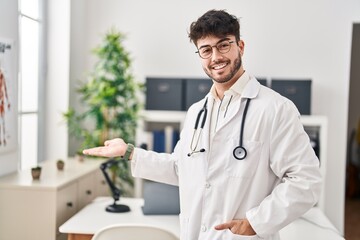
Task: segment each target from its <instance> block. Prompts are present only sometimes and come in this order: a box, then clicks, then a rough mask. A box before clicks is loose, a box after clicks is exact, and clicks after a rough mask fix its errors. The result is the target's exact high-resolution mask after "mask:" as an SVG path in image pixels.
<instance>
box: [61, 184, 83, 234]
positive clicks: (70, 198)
mask: <svg viewBox="0 0 360 240" xmlns="http://www.w3.org/2000/svg"><path fill="white" fill-rule="evenodd" d="M77 210H78V203H77V184H76V183H73V184H71V185H68V186H67V187H65V188H63V189H61V190H60V191H59V192H58V195H57V201H56V229H58V228H59V226H60V225H61V224H63V223H64V222H65V221H66V220H68V219H69V218H70V217H72V216H73V215H74V214H75V213H76V212H77Z"/></svg>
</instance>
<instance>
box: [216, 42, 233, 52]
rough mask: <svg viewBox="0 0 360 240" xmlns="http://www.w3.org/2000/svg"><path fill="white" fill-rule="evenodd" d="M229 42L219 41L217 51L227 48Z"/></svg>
mask: <svg viewBox="0 0 360 240" xmlns="http://www.w3.org/2000/svg"><path fill="white" fill-rule="evenodd" d="M229 46H230V44H229V43H228V42H221V43H219V44H218V45H217V48H218V49H219V51H221V50H227V49H228V48H229Z"/></svg>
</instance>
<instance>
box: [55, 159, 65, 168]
mask: <svg viewBox="0 0 360 240" xmlns="http://www.w3.org/2000/svg"><path fill="white" fill-rule="evenodd" d="M64 166H65V162H64V161H63V160H61V159H58V160H57V161H56V167H57V169H58V170H60V171H62V170H64Z"/></svg>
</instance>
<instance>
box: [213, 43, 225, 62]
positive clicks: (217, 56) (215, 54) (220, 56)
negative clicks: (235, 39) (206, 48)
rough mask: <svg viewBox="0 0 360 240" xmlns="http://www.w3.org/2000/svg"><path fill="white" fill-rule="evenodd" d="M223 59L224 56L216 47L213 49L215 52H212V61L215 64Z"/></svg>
mask: <svg viewBox="0 0 360 240" xmlns="http://www.w3.org/2000/svg"><path fill="white" fill-rule="evenodd" d="M221 58H223V54H222V53H220V52H219V50H218V49H217V48H216V47H215V46H214V47H213V52H212V55H211V60H212V61H213V62H216V61H217V60H218V59H221Z"/></svg>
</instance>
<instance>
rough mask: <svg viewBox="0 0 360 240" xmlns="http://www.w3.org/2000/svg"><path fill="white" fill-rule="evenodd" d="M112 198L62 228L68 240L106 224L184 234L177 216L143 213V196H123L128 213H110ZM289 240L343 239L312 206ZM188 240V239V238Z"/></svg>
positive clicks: (289, 229) (86, 237) (288, 230)
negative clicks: (146, 226)
mask: <svg viewBox="0 0 360 240" xmlns="http://www.w3.org/2000/svg"><path fill="white" fill-rule="evenodd" d="M112 201H113V200H112V199H111V198H109V197H98V198H96V199H95V200H94V201H93V202H92V203H90V204H89V205H87V206H86V207H85V208H83V209H82V210H81V211H80V212H78V213H77V214H76V215H74V216H73V217H72V218H70V219H69V220H68V221H67V222H65V223H64V224H63V225H62V226H60V228H59V231H60V232H61V233H67V234H68V240H90V239H91V237H92V235H93V234H94V233H95V232H97V231H98V230H100V229H101V228H103V227H106V226H108V225H112V224H116V223H127V224H132V223H134V224H149V225H155V226H158V227H162V228H164V229H168V230H169V231H171V232H172V233H174V234H175V235H176V236H179V235H180V226H179V218H178V216H177V215H143V213H142V210H141V206H143V204H144V200H143V199H141V198H121V199H120V203H121V204H125V205H128V206H129V207H130V209H131V211H130V212H128V213H109V212H106V211H105V207H106V206H107V205H109V204H111V203H112ZM280 236H281V239H285V240H304V239H307V240H312V239H314V240H315V239H316V240H318V239H326V240H343V239H344V238H342V237H341V236H340V235H339V234H338V233H337V230H336V229H335V227H334V226H333V225H332V224H331V223H330V221H329V220H328V219H327V218H326V217H325V215H324V214H323V213H322V212H321V210H320V209H319V208H316V207H315V208H312V209H310V210H309V211H308V212H307V213H306V214H304V216H302V217H301V218H299V219H298V220H296V221H294V222H293V223H291V224H289V225H288V226H286V227H285V228H284V229H282V230H281V231H280ZM184 240H186V239H184Z"/></svg>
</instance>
